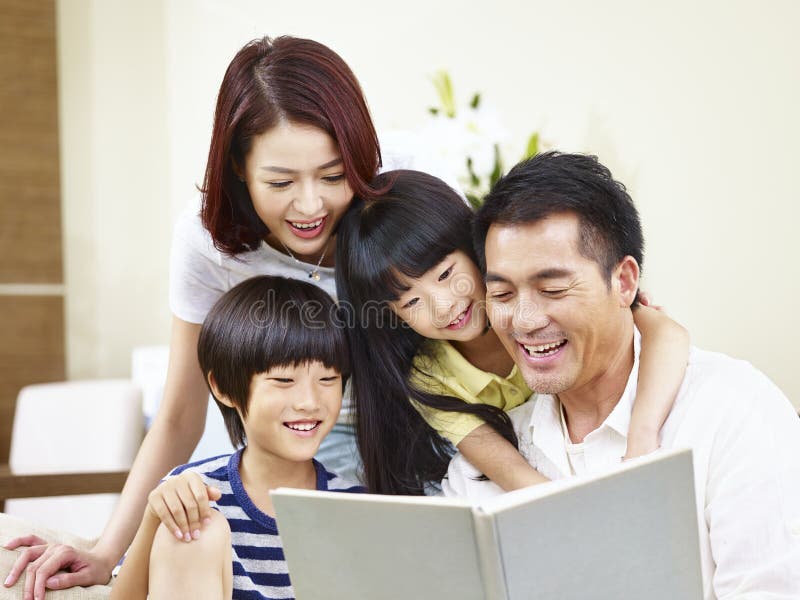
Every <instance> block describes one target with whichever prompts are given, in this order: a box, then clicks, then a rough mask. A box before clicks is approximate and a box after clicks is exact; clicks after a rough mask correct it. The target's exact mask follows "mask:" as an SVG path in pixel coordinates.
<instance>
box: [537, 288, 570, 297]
mask: <svg viewBox="0 0 800 600" xmlns="http://www.w3.org/2000/svg"><path fill="white" fill-rule="evenodd" d="M566 291H567V290H566V289H557V290H542V293H543V294H546V295H548V296H560V295H562V294H564V293H566Z"/></svg>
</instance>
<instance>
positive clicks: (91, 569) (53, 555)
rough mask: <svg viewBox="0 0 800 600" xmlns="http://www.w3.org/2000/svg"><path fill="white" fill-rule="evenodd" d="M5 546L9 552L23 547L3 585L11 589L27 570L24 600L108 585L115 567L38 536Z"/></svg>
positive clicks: (88, 553)
mask: <svg viewBox="0 0 800 600" xmlns="http://www.w3.org/2000/svg"><path fill="white" fill-rule="evenodd" d="M3 547H4V548H6V549H7V550H16V549H17V548H24V550H22V551H21V552H20V556H19V558H17V560H16V561H15V562H14V566H12V567H11V571H10V572H9V574H8V577H7V578H6V580H5V582H4V585H5V586H6V587H11V586H12V585H14V584H15V583H16V582H17V580H18V579H19V577H20V575H22V573H23V571H24V572H25V585H24V587H23V593H22V598H23V600H43V598H44V593H45V589H51V590H63V589H66V588H69V587H72V586H75V585H81V586H90V585H97V584H101V585H102V584H106V583H108V582H109V580H110V579H111V570H112V569H113V567H114V565H111V564H108V563H107V562H106V561H105V560H104V559H103V558H102V557H100V556H98V555H95V554H93V553H92V552H86V551H82V550H77V549H76V548H73V547H72V546H67V545H66V544H49V543H47V540H43V539H42V538H40V537H38V536H35V535H28V536H23V537H18V538H15V539H13V540H11V541H10V542H8V543H7V544H5V545H4V546H3Z"/></svg>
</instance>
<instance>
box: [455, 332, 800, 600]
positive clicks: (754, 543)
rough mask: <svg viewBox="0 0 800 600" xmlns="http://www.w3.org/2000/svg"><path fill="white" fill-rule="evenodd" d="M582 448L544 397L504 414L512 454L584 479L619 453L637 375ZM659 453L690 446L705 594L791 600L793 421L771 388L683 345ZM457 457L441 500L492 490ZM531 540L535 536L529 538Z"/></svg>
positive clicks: (795, 513) (797, 555) (794, 579)
mask: <svg viewBox="0 0 800 600" xmlns="http://www.w3.org/2000/svg"><path fill="white" fill-rule="evenodd" d="M633 341H634V351H635V361H634V366H633V369H632V371H631V374H630V376H629V378H628V382H627V385H626V387H625V391H624V392H623V394H622V397H621V398H620V401H619V403H618V404H617V406H616V407H615V408H614V410H613V411H612V412H611V414H610V415H609V416H608V418H607V419H606V420H605V421H604V422H603V424H602V425H601V426H600V427H599V428H598V429H596V430H595V431H593V432H591V433H589V434H588V435H587V436H586V437H585V439H584V441H583V443H582V444H572V443H571V442H570V440H569V437H568V436H565V424H564V421H563V417H562V409H561V404H560V402H559V401H558V399H557V398H556V397H554V396H549V395H541V394H540V395H538V396H536V397H535V400H533V401H530V402H526V403H525V404H523V405H522V406H520V407H518V408H516V409H514V410H512V411H510V412H509V416H510V417H511V420H512V422H513V423H514V428H515V430H516V433H517V436H518V438H519V446H520V452H521V453H522V454H523V456H525V458H526V459H527V460H528V462H530V463H531V464H532V465H533V466H534V467H535V468H536V469H538V470H539V472H540V473H541V474H542V475H544V476H545V477H548V478H549V479H562V478H564V477H569V476H571V475H576V474H578V475H583V474H585V475H594V474H598V473H602V472H604V471H607V470H610V469H613V468H615V466H616V465H618V464H619V462H620V458H621V457H622V456H623V455H624V454H625V449H626V446H627V434H628V428H629V425H630V418H631V410H632V408H633V401H634V398H635V396H636V386H637V380H638V371H639V348H640V335H639V332H638V331H635V332H634V340H633ZM661 447H662V448H692V451H693V456H694V474H695V490H696V495H697V510H698V522H699V523H700V553H701V561H702V571H703V581H704V592H705V594H704V596H705V598H720V599H722V598H753V599H755V598H758V599H767V598H775V599H777V598H787V599H788V598H793V599H797V598H800V419H798V417H797V415H796V414H795V412H794V409H793V408H792V406H791V404H790V403H789V401H788V400H787V399H786V397H785V396H784V395H783V394H782V393H781V391H780V390H779V389H778V388H777V387H776V386H775V385H774V384H773V383H772V382H770V381H769V379H767V377H766V376H764V375H763V374H762V373H761V372H759V371H758V370H756V369H755V368H753V366H752V365H750V364H749V363H747V362H745V361H740V360H734V359H732V358H730V357H728V356H725V355H723V354H718V353H713V352H706V351H702V350H698V349H696V348H692V350H691V353H690V357H689V364H688V366H687V369H686V376H685V377H684V380H683V384H682V385H681V388H680V391H679V392H678V396H677V398H676V400H675V404H674V407H673V409H672V411H671V413H670V415H669V417H668V418H667V421H666V422H665V423H664V426H663V428H662V429H661ZM479 475H480V473H479V472H478V471H477V470H476V469H475V468H474V467H473V466H472V465H471V464H470V463H469V462H468V461H467V460H466V459H465V458H464V457H463V456H462V455H460V454H457V455H456V456H455V457H454V458H453V461H452V462H451V463H450V468H449V471H448V475H447V478H446V479H445V480H444V481H443V482H442V490H443V492H444V494H445V495H447V496H462V497H470V498H476V499H479V498H486V497H490V496H494V495H497V494H500V493H502V490H501V489H500V488H499V487H498V486H497V485H495V484H494V483H492V482H491V481H485V480H484V481H480V480H476V479H475V478H476V477H478V476H479ZM534 535H535V532H534Z"/></svg>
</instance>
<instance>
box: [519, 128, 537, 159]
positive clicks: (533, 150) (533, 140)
mask: <svg viewBox="0 0 800 600" xmlns="http://www.w3.org/2000/svg"><path fill="white" fill-rule="evenodd" d="M537 154H539V134H538V133H536V132H534V133H532V134H531V137H530V139H528V147H527V148H526V149H525V155H524V156H523V157H522V160H525V159H527V158H530V157H531V156H536V155H537Z"/></svg>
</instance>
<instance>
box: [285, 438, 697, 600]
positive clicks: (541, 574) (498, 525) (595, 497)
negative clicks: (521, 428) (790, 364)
mask: <svg viewBox="0 0 800 600" xmlns="http://www.w3.org/2000/svg"><path fill="white" fill-rule="evenodd" d="M272 498H273V503H274V505H275V510H276V514H277V521H278V528H279V531H280V534H281V539H282V541H283V544H284V551H285V554H286V559H287V563H288V565H289V573H290V577H291V580H292V584H293V586H294V590H295V594H296V597H297V598H298V600H313V599H315V598H319V599H325V600H339V599H345V598H346V599H348V600H350V599H360V598H364V599H369V600H382V599H386V600H394V599H409V598H413V599H415V600H426V599H429V598H430V599H431V600H433V599H436V600H448V599H451V598H452V599H453V600H471V599H475V600H483V599H492V600H493V599H498V600H500V599H511V600H535V599H542V600H556V599H558V600H572V599H576V600H577V599H581V600H585V599H590V598H598V599H608V600H626V599H628V598H630V599H632V600H633V599H636V600H639V599H642V598H647V599H648V600H660V599H664V600H675V599H677V598H680V599H681V600H692V599H693V598H701V597H702V576H701V572H700V551H699V541H698V529H697V527H698V524H697V512H696V507H695V495H694V479H693V470H692V457H691V451H690V450H678V451H668V452H659V453H656V454H654V455H652V456H650V457H647V458H644V459H639V460H636V461H633V462H631V463H622V464H621V465H620V466H619V467H618V468H617V469H615V470H613V471H612V472H609V473H605V474H603V475H601V476H596V477H591V478H577V477H576V478H570V479H563V480H559V481H554V482H550V483H546V484H542V485H539V486H534V487H530V488H526V489H523V490H517V491H515V492H511V493H508V494H503V495H501V496H498V497H496V498H492V499H489V500H483V501H480V502H470V501H469V500H466V499H451V498H441V497H408V496H379V495H373V494H344V493H337V492H315V491H307V490H291V489H280V490H276V491H274V492H273V493H272Z"/></svg>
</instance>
